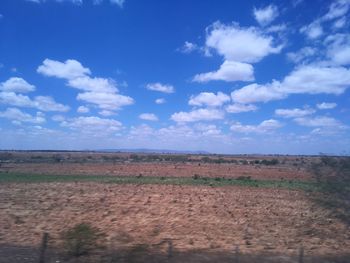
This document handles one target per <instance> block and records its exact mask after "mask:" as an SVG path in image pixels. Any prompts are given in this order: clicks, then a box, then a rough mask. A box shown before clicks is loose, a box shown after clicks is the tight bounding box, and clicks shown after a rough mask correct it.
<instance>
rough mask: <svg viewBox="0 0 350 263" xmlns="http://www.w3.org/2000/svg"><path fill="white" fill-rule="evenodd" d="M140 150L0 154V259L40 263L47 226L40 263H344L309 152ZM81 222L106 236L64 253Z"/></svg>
mask: <svg viewBox="0 0 350 263" xmlns="http://www.w3.org/2000/svg"><path fill="white" fill-rule="evenodd" d="M9 154H10V155H9ZM68 155H69V156H70V157H69V158H67V156H68ZM38 156H39V158H38ZM72 156H73V157H72ZM89 156H92V157H89ZM103 156H108V157H109V159H108V158H106V157H103ZM113 156H118V159H115V158H111V157H113ZM140 156H141V155H137V160H135V158H136V157H135V155H133V156H131V155H130V154H100V153H54V154H53V153H50V154H48V153H2V159H1V160H2V163H1V167H0V169H1V173H0V200H1V201H0V202H1V203H0V226H1V227H0V254H2V255H0V258H2V261H1V259H0V262H38V254H40V253H39V252H38V251H39V250H40V246H41V242H42V236H43V233H48V234H49V239H48V244H47V247H48V249H47V251H46V256H45V257H46V260H47V261H45V262H58V261H59V262H301V261H300V260H303V261H302V262H349V256H350V251H349V247H350V231H349V221H348V218H346V216H347V214H346V211H343V210H342V208H341V207H331V206H327V205H325V203H324V202H321V200H328V201H330V200H331V197H332V196H331V195H330V194H328V193H325V192H322V191H319V190H318V188H317V187H318V185H317V183H316V181H315V179H313V177H312V175H311V174H310V172H309V170H308V169H307V165H308V164H309V163H312V162H317V158H316V157H269V156H254V157H252V156H250V157H247V156H239V157H231V158H230V157H220V158H223V159H221V160H220V161H217V160H219V159H218V158H219V157H217V156H209V157H208V156H205V157H203V156H202V157H200V156H189V155H188V156H181V158H182V160H178V159H180V158H179V156H178V155H166V156H165V155H157V158H160V159H157V160H154V159H153V157H152V158H149V157H148V156H149V155H142V156H145V158H146V157H147V160H146V159H145V158H143V157H142V158H140ZM169 156H170V157H169ZM33 157H34V158H33ZM168 157H169V158H170V159H166V160H163V159H164V158H168ZM203 158H205V159H203ZM208 158H209V159H208ZM150 159H152V160H150ZM272 159H276V160H277V163H275V161H274V162H273V163H269V162H267V163H266V162H263V163H266V164H262V163H261V161H262V160H269V161H271V160H272ZM58 160H59V161H58ZM233 160H234V161H233ZM113 178H115V181H114V180H113ZM125 178H126V179H127V180H124V179H125ZM80 179H81V180H80ZM149 180H150V181H149ZM343 209H344V208H343ZM79 223H87V224H90V225H92V226H93V227H95V228H97V229H99V231H100V232H101V233H103V241H101V243H102V246H101V247H100V246H96V248H94V249H92V250H91V251H89V253H88V254H86V255H82V256H79V257H68V256H67V255H66V253H65V249H64V246H63V239H62V233H64V232H65V231H67V229H70V228H72V227H74V225H76V224H79ZM14 251H15V252H14ZM235 260H236V261H235ZM237 260H238V261H237Z"/></svg>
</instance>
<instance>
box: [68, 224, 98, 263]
mask: <svg viewBox="0 0 350 263" xmlns="http://www.w3.org/2000/svg"><path fill="white" fill-rule="evenodd" d="M103 236H104V235H103V234H102V233H101V232H100V230H98V229H97V228H95V227H93V226H91V225H90V224H88V223H80V224H77V225H75V226H74V227H72V228H70V229H68V230H67V231H65V232H64V233H63V234H62V239H63V244H64V247H65V249H66V250H67V253H68V254H69V255H71V256H74V257H79V256H82V255H86V254H89V253H90V252H91V251H92V250H95V249H96V248H98V247H100V246H101V240H102V238H103Z"/></svg>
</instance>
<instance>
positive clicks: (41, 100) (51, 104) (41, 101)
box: [33, 96, 69, 112]
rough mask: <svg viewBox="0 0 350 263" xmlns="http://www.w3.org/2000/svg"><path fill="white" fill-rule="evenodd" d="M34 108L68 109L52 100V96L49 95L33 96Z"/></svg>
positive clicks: (44, 109)
mask: <svg viewBox="0 0 350 263" xmlns="http://www.w3.org/2000/svg"><path fill="white" fill-rule="evenodd" d="M33 103H34V106H33V107H34V108H37V109H39V110H42V111H62V112H64V111H68V110H69V107H68V106H66V105H63V104H60V103H57V102H55V101H54V99H53V98H52V97H49V96H36V97H35V98H34V102H33Z"/></svg>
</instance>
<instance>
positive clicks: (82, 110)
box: [77, 106, 90, 113]
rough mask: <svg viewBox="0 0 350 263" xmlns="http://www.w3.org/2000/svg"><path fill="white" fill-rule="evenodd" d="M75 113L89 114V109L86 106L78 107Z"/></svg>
mask: <svg viewBox="0 0 350 263" xmlns="http://www.w3.org/2000/svg"><path fill="white" fill-rule="evenodd" d="M77 112H79V113H88V112H90V109H89V108H88V107H86V106H79V107H78V109H77Z"/></svg>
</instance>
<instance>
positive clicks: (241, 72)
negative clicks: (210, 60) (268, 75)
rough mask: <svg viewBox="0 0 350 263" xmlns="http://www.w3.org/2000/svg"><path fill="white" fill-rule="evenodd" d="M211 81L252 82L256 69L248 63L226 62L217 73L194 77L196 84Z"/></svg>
mask: <svg viewBox="0 0 350 263" xmlns="http://www.w3.org/2000/svg"><path fill="white" fill-rule="evenodd" d="M211 80H223V81H252V80H254V68H253V66H252V65H250V64H248V63H242V62H235V61H227V60H226V61H224V63H223V64H222V65H221V66H220V68H219V69H218V70H217V71H211V72H207V73H201V74H197V75H195V76H194V77H193V81H196V82H208V81H211Z"/></svg>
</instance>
